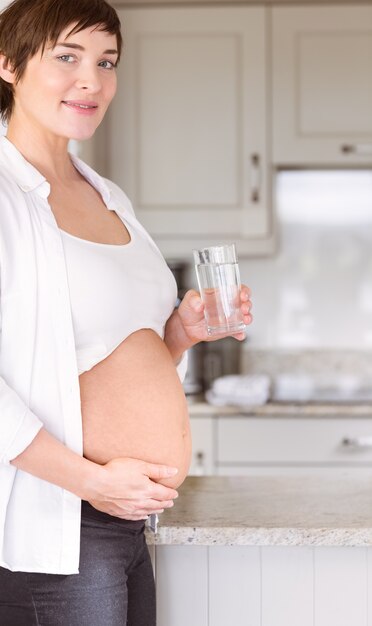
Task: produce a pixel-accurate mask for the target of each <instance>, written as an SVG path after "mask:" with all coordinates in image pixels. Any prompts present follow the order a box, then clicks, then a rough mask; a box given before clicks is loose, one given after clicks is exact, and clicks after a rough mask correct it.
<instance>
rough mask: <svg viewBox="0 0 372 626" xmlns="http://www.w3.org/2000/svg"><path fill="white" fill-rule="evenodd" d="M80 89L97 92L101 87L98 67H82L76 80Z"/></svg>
mask: <svg viewBox="0 0 372 626" xmlns="http://www.w3.org/2000/svg"><path fill="white" fill-rule="evenodd" d="M76 85H77V87H79V89H86V90H89V91H90V92H93V93H96V92H97V91H99V90H100V89H101V79H100V76H99V71H98V68H97V67H84V68H83V67H82V68H81V69H80V72H79V76H78V77H77V80H76Z"/></svg>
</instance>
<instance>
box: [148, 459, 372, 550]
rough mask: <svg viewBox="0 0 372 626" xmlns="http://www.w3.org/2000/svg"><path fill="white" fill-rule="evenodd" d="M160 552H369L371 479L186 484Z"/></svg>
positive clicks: (166, 521) (162, 532)
mask: <svg viewBox="0 0 372 626" xmlns="http://www.w3.org/2000/svg"><path fill="white" fill-rule="evenodd" d="M179 494H180V495H179V498H178V499H177V500H176V503H175V506H174V507H173V508H172V509H169V510H167V511H165V512H164V513H163V514H162V515H161V516H160V522H159V527H158V532H157V534H156V535H155V536H154V535H153V534H152V533H150V532H147V537H148V543H150V544H151V543H155V544H157V545H167V544H174V545H256V546H257V545H259V546H273V545H281V546H284V545H288V546H294V545H298V546H321V545H322V546H370V545H372V468H371V477H370V478H368V477H366V478H350V477H345V476H342V475H340V476H339V477H338V478H335V477H331V476H329V475H327V474H324V476H323V475H322V476H321V477H320V476H318V477H312V476H307V477H276V476H251V477H224V476H208V477H195V476H192V477H188V478H187V479H186V481H185V483H184V484H183V485H182V487H181V488H180V490H179Z"/></svg>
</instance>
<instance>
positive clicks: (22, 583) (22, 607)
mask: <svg viewBox="0 0 372 626" xmlns="http://www.w3.org/2000/svg"><path fill="white" fill-rule="evenodd" d="M143 531H144V522H142V521H140V522H130V521H126V520H120V519H118V518H115V517H111V516H110V515H106V514H105V513H101V512H100V511H97V510H96V509H94V508H93V507H92V506H90V504H88V503H87V502H83V503H82V520H81V552H80V569H79V571H80V573H79V574H72V575H70V576H63V575H59V574H36V573H32V574H29V573H26V572H10V571H9V570H7V569H4V568H1V567H0V625H1V626H155V624H156V618H155V585H154V579H153V574H152V567H151V562H150V557H149V552H148V549H147V546H146V543H145V537H144V532H143Z"/></svg>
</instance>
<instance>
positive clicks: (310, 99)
mask: <svg viewBox="0 0 372 626" xmlns="http://www.w3.org/2000/svg"><path fill="white" fill-rule="evenodd" d="M371 63H372V7H371V6H366V5H359V6H358V5H353V6H308V7H305V6H300V7H283V6H281V7H276V8H273V10H272V72H273V88H272V89H273V91H272V98H273V102H272V109H273V160H274V163H275V164H278V165H307V166H345V167H347V166H356V165H359V166H367V165H368V166H370V165H371V164H372V116H371V110H372V73H371Z"/></svg>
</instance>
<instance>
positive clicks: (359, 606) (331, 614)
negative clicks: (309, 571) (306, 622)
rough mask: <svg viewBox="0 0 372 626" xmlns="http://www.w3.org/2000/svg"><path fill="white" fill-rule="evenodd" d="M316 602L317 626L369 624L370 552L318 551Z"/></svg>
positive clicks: (345, 549) (315, 560)
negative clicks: (368, 581) (368, 562)
mask: <svg viewBox="0 0 372 626" xmlns="http://www.w3.org/2000/svg"><path fill="white" fill-rule="evenodd" d="M346 564H347V567H346ZM314 599H315V602H314V612H315V620H314V623H315V625H316V626H330V624H337V626H351V625H353V626H357V625H359V624H360V625H362V624H363V626H364V624H366V623H367V551H366V549H364V548H332V547H328V548H322V549H321V550H320V549H319V550H315V553H314Z"/></svg>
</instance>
